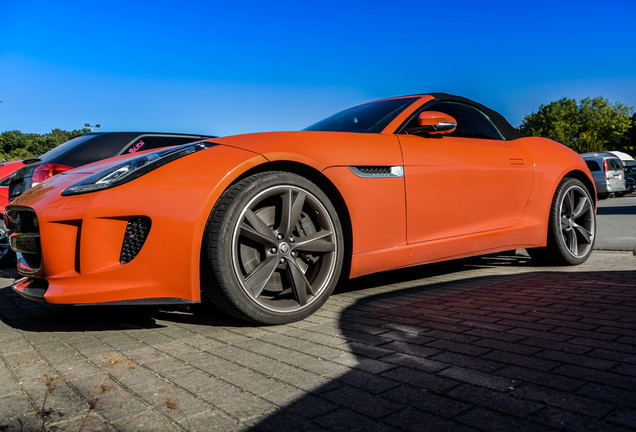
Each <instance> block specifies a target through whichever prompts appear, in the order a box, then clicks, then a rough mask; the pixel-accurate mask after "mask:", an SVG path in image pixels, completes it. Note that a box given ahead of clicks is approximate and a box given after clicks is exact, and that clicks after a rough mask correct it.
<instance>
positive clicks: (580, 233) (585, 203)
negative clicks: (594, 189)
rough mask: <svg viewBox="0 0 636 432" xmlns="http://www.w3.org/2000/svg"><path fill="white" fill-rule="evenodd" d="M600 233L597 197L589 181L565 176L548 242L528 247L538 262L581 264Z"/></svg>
mask: <svg viewBox="0 0 636 432" xmlns="http://www.w3.org/2000/svg"><path fill="white" fill-rule="evenodd" d="M595 236H596V214H595V212H594V201H593V200H592V196H591V195H590V192H589V191H588V189H587V188H586V187H585V185H584V184H583V183H582V182H581V181H580V180H577V179H575V178H568V177H566V178H564V179H563V180H562V181H561V183H559V186H558V187H557V190H556V192H555V194H554V199H553V201H552V207H551V209H550V218H549V222H548V244H547V246H545V247H543V248H535V249H528V254H529V255H530V256H531V257H532V258H533V259H534V260H535V261H537V262H538V263H541V264H552V265H577V264H582V263H583V262H585V261H586V260H587V259H588V257H589V256H590V254H591V253H592V247H593V246H594V239H595Z"/></svg>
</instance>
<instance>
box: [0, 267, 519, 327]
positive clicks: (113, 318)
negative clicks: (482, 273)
mask: <svg viewBox="0 0 636 432" xmlns="http://www.w3.org/2000/svg"><path fill="white" fill-rule="evenodd" d="M492 261H494V262H496V263H497V264H498V265H505V264H510V265H516V266H525V265H530V263H531V261H530V260H529V259H527V257H526V258H524V257H523V256H502V255H498V256H496V255H493V256H487V257H480V258H468V259H464V260H455V261H449V262H443V263H436V264H429V265H424V266H418V267H411V268H407V269H400V270H393V271H387V272H384V273H380V274H375V275H371V276H365V277H361V278H357V279H354V280H349V281H345V282H344V283H341V284H340V285H339V286H338V287H337V288H336V293H344V292H350V291H356V290H360V289H366V288H370V287H377V286H383V285H387V284H395V283H401V282H406V281H409V280H417V279H421V278H422V277H431V276H435V275H440V274H450V273H455V272H461V271H465V270H471V269H474V268H475V267H476V266H480V265H491V264H492ZM16 276H17V272H16V271H15V269H14V268H6V269H0V277H3V278H14V277H16ZM0 299H2V301H0V319H1V320H2V321H3V322H4V323H5V324H7V325H9V326H11V327H14V328H17V329H20V330H25V331H34V332H39V331H41V332H57V331H112V330H120V329H122V330H123V329H142V328H148V329H150V328H159V327H164V326H163V325H162V324H160V323H158V322H157V321H158V320H159V321H168V322H176V323H183V324H197V325H210V326H226V327H253V326H255V324H250V323H246V322H244V321H240V320H238V319H235V318H233V317H229V316H227V315H225V314H224V313H222V312H221V311H219V310H217V309H216V308H215V307H214V306H212V305H210V304H208V303H207V302H204V303H203V304H192V305H175V306H170V305H163V306H157V305H153V306H138V305H81V306H76V305H55V304H45V303H38V302H33V301H31V300H28V299H25V298H23V297H21V296H20V295H18V294H17V293H15V292H13V290H12V289H11V287H10V286H7V287H4V288H0Z"/></svg>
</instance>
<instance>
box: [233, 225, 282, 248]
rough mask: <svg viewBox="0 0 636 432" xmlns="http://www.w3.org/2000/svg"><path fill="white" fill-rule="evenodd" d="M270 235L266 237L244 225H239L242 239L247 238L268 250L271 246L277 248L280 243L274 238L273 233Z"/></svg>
mask: <svg viewBox="0 0 636 432" xmlns="http://www.w3.org/2000/svg"><path fill="white" fill-rule="evenodd" d="M268 234H269V235H264V234H262V233H260V232H258V231H256V230H254V229H253V228H252V227H250V226H249V225H246V224H244V223H242V224H240V225H239V235H240V236H241V237H247V238H248V239H250V240H253V241H255V242H256V243H258V244H260V245H262V246H264V247H266V248H267V247H270V246H277V245H278V241H277V240H276V237H274V235H273V232H272V231H271V230H270V232H269V233H268Z"/></svg>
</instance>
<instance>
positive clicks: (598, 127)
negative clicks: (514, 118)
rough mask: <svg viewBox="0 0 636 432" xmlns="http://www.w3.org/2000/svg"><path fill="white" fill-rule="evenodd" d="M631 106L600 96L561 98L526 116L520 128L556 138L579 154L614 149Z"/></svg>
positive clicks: (620, 142)
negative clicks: (578, 101)
mask: <svg viewBox="0 0 636 432" xmlns="http://www.w3.org/2000/svg"><path fill="white" fill-rule="evenodd" d="M633 111H634V110H633V108H632V107H628V106H626V105H623V104H622V103H620V102H616V103H615V104H614V105H612V104H610V102H609V101H608V100H607V99H605V98H603V97H602V96H599V97H595V98H594V99H590V98H585V99H582V100H581V101H580V103H578V104H577V102H576V100H575V99H570V98H563V99H560V100H558V101H556V102H551V103H549V104H548V105H541V106H540V107H539V111H538V112H536V113H534V112H533V113H532V114H529V115H527V116H526V117H525V118H524V119H523V122H522V123H521V126H520V127H519V129H520V130H521V132H522V133H524V134H525V135H528V136H543V137H546V138H550V139H553V140H555V141H558V142H560V143H562V144H564V145H566V146H568V147H570V148H572V149H573V150H574V151H576V152H578V153H585V152H597V151H607V150H617V149H620V148H622V147H623V145H624V143H625V139H626V138H625V137H626V135H627V133H628V131H629V129H630V126H631V123H632V121H631V120H630V115H631V114H632V112H633Z"/></svg>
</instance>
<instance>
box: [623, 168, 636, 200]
mask: <svg viewBox="0 0 636 432" xmlns="http://www.w3.org/2000/svg"><path fill="white" fill-rule="evenodd" d="M625 185H626V188H627V193H631V192H634V190H636V164H634V165H625Z"/></svg>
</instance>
